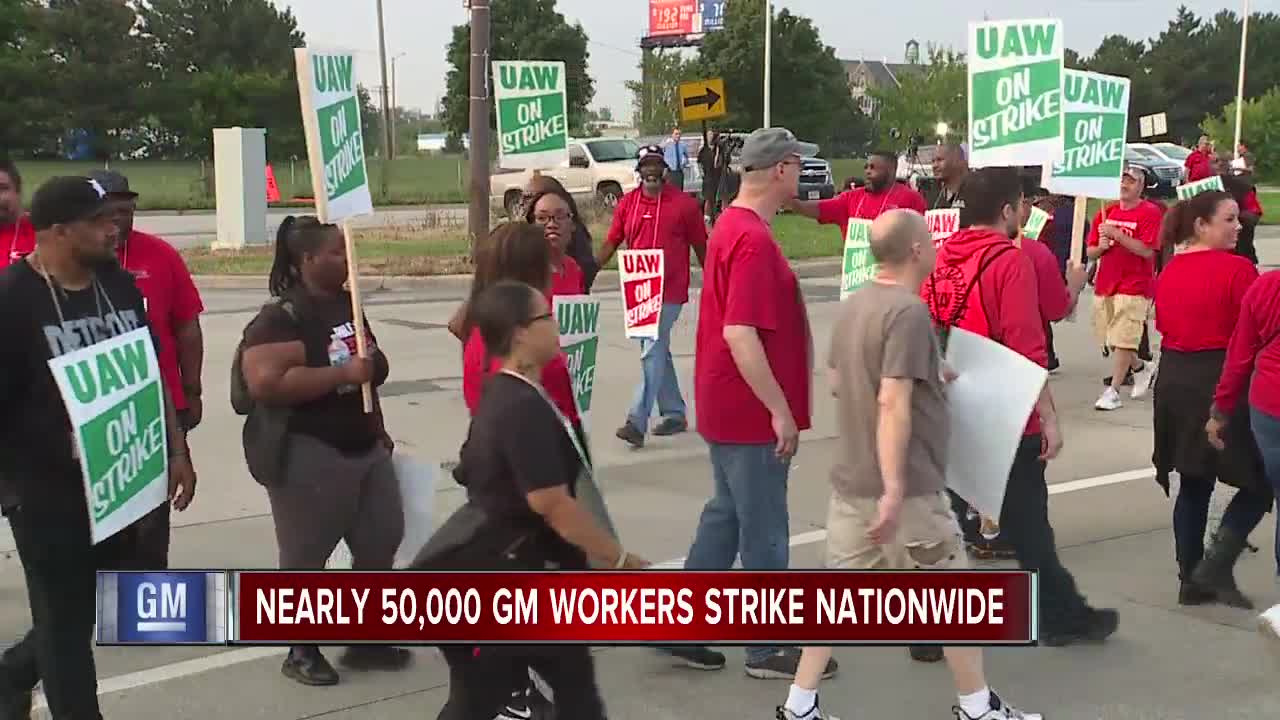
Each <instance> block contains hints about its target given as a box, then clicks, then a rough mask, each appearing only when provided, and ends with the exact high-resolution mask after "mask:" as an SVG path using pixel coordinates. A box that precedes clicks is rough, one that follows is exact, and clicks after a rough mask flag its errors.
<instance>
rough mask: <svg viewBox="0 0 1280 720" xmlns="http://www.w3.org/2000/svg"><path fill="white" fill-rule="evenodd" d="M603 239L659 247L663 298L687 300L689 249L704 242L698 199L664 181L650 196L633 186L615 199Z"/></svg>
mask: <svg viewBox="0 0 1280 720" xmlns="http://www.w3.org/2000/svg"><path fill="white" fill-rule="evenodd" d="M605 242H606V243H608V244H610V245H613V246H615V247H616V246H618V245H621V244H622V243H626V244H627V249H628V250H653V249H655V248H661V249H662V273H663V275H662V302H664V303H667V304H669V305H683V304H685V303H687V302H689V265H690V257H689V251H690V250H692V249H694V248H705V247H706V246H707V226H706V223H704V222H703V219H702V208H701V207H700V206H699V205H698V203H697V201H695V200H694V199H693V198H691V197H689V196H688V195H686V194H684V193H682V192H680V191H678V190H676V189H675V188H673V187H671V186H670V185H664V186H663V188H662V193H661V194H660V195H659V196H658V197H656V198H651V197H649V196H648V195H645V194H644V190H642V189H640V188H636V189H635V190H632V191H631V192H629V193H627V194H626V195H623V196H622V199H621V200H620V201H618V207H617V208H616V209H615V210H614V211H613V224H611V225H610V226H609V234H608V236H606V238H605Z"/></svg>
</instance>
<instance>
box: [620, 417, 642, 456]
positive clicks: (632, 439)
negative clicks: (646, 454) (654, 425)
mask: <svg viewBox="0 0 1280 720" xmlns="http://www.w3.org/2000/svg"><path fill="white" fill-rule="evenodd" d="M614 435H616V436H617V437H618V439H619V440H623V441H625V442H626V443H627V444H628V445H630V446H631V447H633V448H635V449H637V450H639V449H640V448H642V447H644V433H643V432H641V431H640V430H639V429H638V428H637V427H636V426H635V425H632V424H631V421H630V420H628V421H627V422H625V423H623V425H622V427H620V428H618V432H616V433H614Z"/></svg>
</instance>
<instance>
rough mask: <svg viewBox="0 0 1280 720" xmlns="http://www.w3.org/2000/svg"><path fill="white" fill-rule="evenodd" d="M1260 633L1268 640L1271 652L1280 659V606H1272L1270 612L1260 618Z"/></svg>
mask: <svg viewBox="0 0 1280 720" xmlns="http://www.w3.org/2000/svg"><path fill="white" fill-rule="evenodd" d="M1258 632H1260V633H1262V636H1263V637H1264V638H1266V640H1267V646H1268V647H1269V648H1270V649H1271V652H1273V653H1275V655H1276V657H1277V658H1280V605H1272V606H1271V609H1270V610H1267V611H1266V612H1264V613H1262V614H1261V615H1259V616H1258Z"/></svg>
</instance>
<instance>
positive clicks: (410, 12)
mask: <svg viewBox="0 0 1280 720" xmlns="http://www.w3.org/2000/svg"><path fill="white" fill-rule="evenodd" d="M762 1H763V0H762ZM273 2H275V4H276V5H279V6H282V7H289V8H291V9H292V10H293V12H294V15H296V16H297V18H298V24H299V26H300V27H301V29H302V30H303V32H305V33H306V35H307V42H308V43H309V44H312V45H316V46H321V45H323V46H329V47H339V48H345V49H351V50H355V51H357V53H359V54H358V55H357V60H356V62H357V72H358V73H359V75H360V79H361V82H362V83H364V84H365V85H367V86H369V88H370V89H371V90H372V91H373V92H375V93H376V92H377V90H376V89H375V88H377V87H378V86H379V85H380V84H381V81H380V80H379V77H378V24H377V12H376V9H375V8H376V5H375V1H374V0H273ZM1179 4H1185V5H1186V6H1187V7H1189V8H1190V9H1191V10H1192V12H1194V13H1196V14H1197V15H1199V16H1200V17H1202V18H1205V17H1212V16H1213V15H1214V14H1216V13H1217V12H1218V11H1219V10H1222V9H1224V8H1227V7H1230V9H1232V10H1234V11H1235V12H1236V13H1237V14H1238V13H1240V12H1241V10H1242V8H1243V5H1244V0H1072V1H1069V2H1063V1H1062V0H1056V1H1054V2H1049V1H1048V0H965V1H964V2H956V0H897V1H896V2H874V3H873V2H868V1H867V0H775V1H774V8H775V11H776V10H777V9H778V8H783V7H785V8H787V9H788V10H790V11H791V12H793V13H795V14H798V15H804V16H806V17H809V18H810V19H812V20H813V21H814V23H815V24H816V25H817V26H818V31H819V33H821V36H822V41H823V42H824V43H826V44H828V45H831V46H832V47H834V48H835V49H836V55H837V57H839V58H841V59H847V60H852V59H858V58H866V59H871V60H884V59H887V60H889V61H890V62H902V60H903V52H904V49H905V47H906V43H907V41H908V40H911V39H915V40H918V41H919V42H920V45H921V47H922V48H923V47H926V46H927V45H928V44H929V43H934V44H938V45H942V46H950V47H953V48H956V49H959V50H963V49H964V46H965V42H966V40H965V32H966V29H967V23H968V22H969V21H971V20H981V19H982V18H983V15H984V14H986V15H987V16H989V17H990V18H991V19H993V20H995V19H1002V18H1022V17H1060V18H1062V21H1063V25H1064V29H1065V32H1066V36H1067V47H1069V48H1071V49H1073V50H1076V51H1078V52H1079V53H1081V54H1082V55H1088V54H1090V53H1092V51H1093V50H1094V49H1095V48H1096V47H1097V46H1098V43H1099V42H1100V41H1101V40H1102V38H1103V36H1104V35H1108V34H1112V33H1116V32H1119V33H1122V34H1124V35H1127V36H1128V37H1130V38H1135V39H1137V38H1141V39H1144V40H1146V39H1150V38H1153V37H1155V36H1157V35H1158V34H1159V33H1160V32H1161V31H1162V30H1164V28H1165V27H1166V26H1167V25H1168V22H1169V20H1171V19H1172V18H1173V15H1174V12H1175V11H1176V9H1177V6H1178V5H1179ZM965 6H967V7H968V8H969V10H968V12H969V16H968V17H965V16H962V15H959V14H957V12H956V10H957V8H959V7H965ZM362 7H363V8H366V9H365V10H363V11H361V10H360V8H362ZM557 8H558V9H559V11H560V13H561V14H562V15H564V16H565V18H566V19H568V20H569V22H575V21H576V22H580V23H582V26H583V28H584V29H585V30H586V32H587V37H588V38H590V44H589V45H588V50H589V51H590V59H589V60H588V71H589V72H590V73H591V75H592V77H594V78H595V81H596V97H595V101H594V102H593V103H592V104H593V106H594V107H597V108H599V107H608V108H610V109H611V110H613V113H614V116H615V117H620V118H629V117H630V116H631V112H632V110H631V98H630V94H629V93H628V92H627V90H626V87H625V86H624V85H623V83H625V82H626V81H627V80H633V79H639V76H640V71H639V69H638V68H637V65H638V63H639V61H640V50H639V48H638V45H639V42H640V37H641V35H643V34H644V33H645V32H646V31H647V30H648V0H559V1H558V2H557ZM1251 10H1252V11H1253V12H1280V0H1252V2H1251ZM383 12H384V15H385V25H386V31H387V56H388V58H390V57H393V56H397V55H401V54H403V57H401V58H400V59H398V60H397V61H396V75H397V79H396V85H397V90H396V97H397V101H398V103H399V104H400V105H402V106H405V107H412V108H416V109H420V110H425V111H427V112H433V111H434V109H435V106H436V103H437V102H438V101H439V99H440V97H442V96H443V95H444V92H445V75H446V73H447V72H448V64H447V63H446V61H445V60H444V57H445V49H446V47H447V46H448V43H449V39H450V37H451V32H452V28H453V26H455V25H462V24H465V23H466V22H467V12H466V10H465V9H464V8H463V0H383ZM388 82H389V81H388ZM376 99H377V95H376V94H375V102H376ZM730 101H731V102H732V100H730Z"/></svg>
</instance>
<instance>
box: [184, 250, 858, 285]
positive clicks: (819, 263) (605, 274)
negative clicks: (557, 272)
mask: <svg viewBox="0 0 1280 720" xmlns="http://www.w3.org/2000/svg"><path fill="white" fill-rule="evenodd" d="M791 267H792V268H793V269H794V270H795V271H796V275H798V276H799V277H800V278H801V279H809V278H820V277H835V276H836V275H838V274H839V272H840V259H839V258H818V259H813V260H796V261H793V262H792V263H791ZM690 279H691V280H695V281H698V282H700V281H701V279H702V269H701V268H694V269H693V273H692V277H691V278H690ZM195 281H196V284H197V285H199V286H200V288H201V289H203V290H263V289H265V288H266V286H267V277H266V276H265V275H197V276H195ZM617 284H618V273H617V271H616V270H604V271H601V273H600V274H599V275H597V276H596V281H595V286H596V287H598V288H602V289H603V288H610V289H613V288H615V287H616V286H617ZM470 287H471V276H470V275H391V276H387V277H362V278H360V289H361V290H362V291H365V292H371V291H374V290H423V289H432V290H458V291H461V292H464V293H465V292H466V290H467V289H468V288H470Z"/></svg>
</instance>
